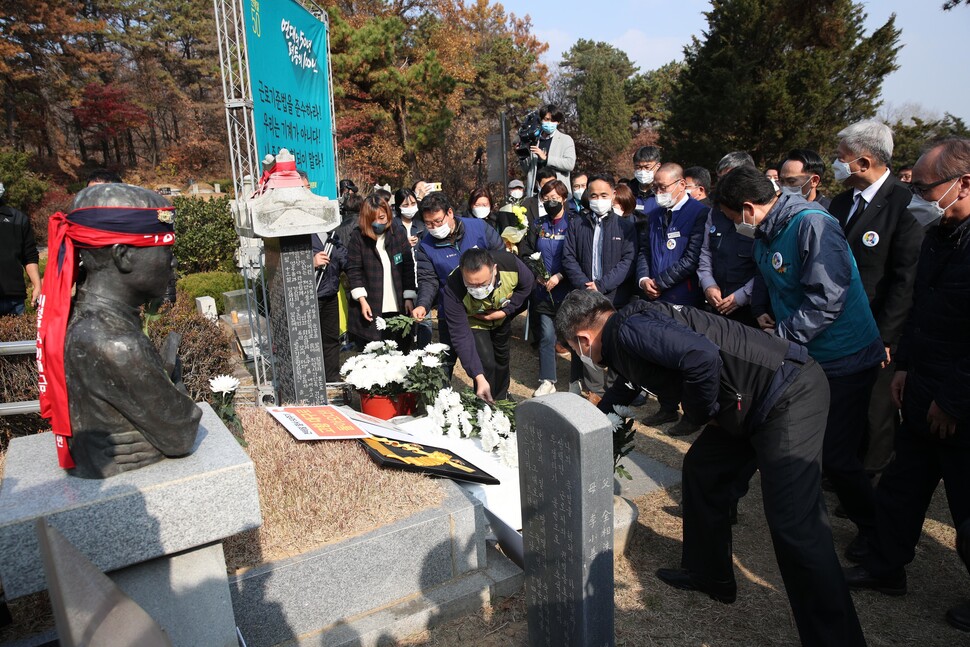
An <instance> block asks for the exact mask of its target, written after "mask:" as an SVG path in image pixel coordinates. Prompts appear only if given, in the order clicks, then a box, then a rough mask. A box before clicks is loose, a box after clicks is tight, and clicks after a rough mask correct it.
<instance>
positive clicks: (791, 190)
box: [781, 178, 812, 198]
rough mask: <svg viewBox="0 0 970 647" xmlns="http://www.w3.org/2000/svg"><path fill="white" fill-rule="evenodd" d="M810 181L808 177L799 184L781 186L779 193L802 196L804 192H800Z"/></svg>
mask: <svg viewBox="0 0 970 647" xmlns="http://www.w3.org/2000/svg"><path fill="white" fill-rule="evenodd" d="M811 183H812V178H808V179H807V180H805V182H804V183H803V184H802V185H801V186H783V187H781V193H782V195H800V196H802V197H803V198H804V197H805V194H804V193H802V189H804V188H805V187H806V186H807V185H809V184H811Z"/></svg>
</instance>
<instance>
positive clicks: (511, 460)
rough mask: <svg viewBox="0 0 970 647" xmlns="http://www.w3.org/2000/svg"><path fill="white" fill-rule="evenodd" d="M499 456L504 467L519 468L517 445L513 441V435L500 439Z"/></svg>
mask: <svg viewBox="0 0 970 647" xmlns="http://www.w3.org/2000/svg"><path fill="white" fill-rule="evenodd" d="M499 458H501V459H502V463H504V464H505V466H506V467H509V468H511V469H518V468H519V445H518V443H517V442H515V436H514V435H510V436H509V437H508V438H505V439H504V440H502V443H501V446H500V447H499Z"/></svg>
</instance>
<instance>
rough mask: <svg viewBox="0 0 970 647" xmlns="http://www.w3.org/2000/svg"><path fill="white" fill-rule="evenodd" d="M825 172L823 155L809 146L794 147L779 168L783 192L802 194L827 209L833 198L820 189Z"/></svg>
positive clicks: (779, 179)
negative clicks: (826, 195) (823, 193)
mask: <svg viewBox="0 0 970 647" xmlns="http://www.w3.org/2000/svg"><path fill="white" fill-rule="evenodd" d="M823 173H825V162H824V161H822V156H821V155H819V154H818V153H817V152H815V151H813V150H811V149H808V148H793V149H792V150H790V151H788V155H786V156H785V159H784V161H783V162H782V163H781V168H780V169H778V184H780V185H781V191H782V193H787V194H788V195H800V196H802V197H803V198H805V199H806V200H808V201H809V202H817V203H819V204H820V205H822V207H824V208H825V209H828V208H829V205H830V204H832V200H831V198H827V197H825V196H824V195H822V192H821V191H819V190H818V187H819V184H820V183H821V182H822V174H823Z"/></svg>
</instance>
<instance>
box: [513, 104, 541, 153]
mask: <svg viewBox="0 0 970 647" xmlns="http://www.w3.org/2000/svg"><path fill="white" fill-rule="evenodd" d="M540 130H541V121H540V119H539V113H538V111H536V110H533V111H532V112H530V113H529V114H527V115H526V116H525V117H523V118H522V121H521V122H519V141H518V143H517V144H516V145H515V154H516V155H518V156H519V159H525V158H527V157H528V156H529V155H530V151H529V148H530V147H532V146H538V145H539V132H540Z"/></svg>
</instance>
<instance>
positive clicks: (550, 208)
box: [542, 200, 562, 216]
mask: <svg viewBox="0 0 970 647" xmlns="http://www.w3.org/2000/svg"><path fill="white" fill-rule="evenodd" d="M542 208H543V209H545V210H546V213H547V214H549V215H550V216H558V215H559V212H560V211H562V202H560V201H559V200H543V201H542Z"/></svg>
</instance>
